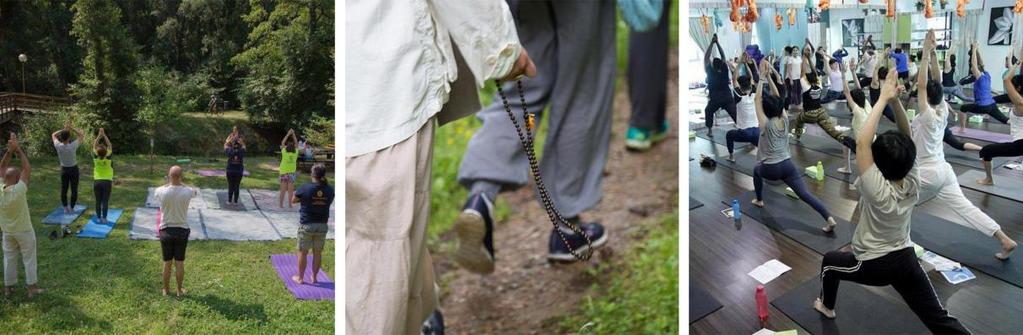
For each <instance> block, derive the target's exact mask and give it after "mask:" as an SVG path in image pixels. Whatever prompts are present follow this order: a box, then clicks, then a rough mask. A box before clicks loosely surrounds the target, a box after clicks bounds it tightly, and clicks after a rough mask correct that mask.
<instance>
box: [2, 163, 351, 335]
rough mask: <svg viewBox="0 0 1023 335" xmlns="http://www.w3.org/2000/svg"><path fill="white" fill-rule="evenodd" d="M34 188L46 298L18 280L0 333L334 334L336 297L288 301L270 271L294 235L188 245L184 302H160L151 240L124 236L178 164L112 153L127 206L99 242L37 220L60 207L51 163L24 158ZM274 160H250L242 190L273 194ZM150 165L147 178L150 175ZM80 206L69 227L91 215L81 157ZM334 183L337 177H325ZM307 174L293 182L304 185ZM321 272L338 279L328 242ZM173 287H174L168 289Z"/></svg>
mask: <svg viewBox="0 0 1023 335" xmlns="http://www.w3.org/2000/svg"><path fill="white" fill-rule="evenodd" d="M29 158H30V160H31V162H32V167H33V173H32V182H31V183H30V185H29V207H30V209H31V213H32V222H33V225H34V227H35V231H36V238H37V241H38V247H37V255H38V262H39V265H38V272H39V285H40V286H41V287H43V288H45V289H47V292H45V293H43V294H41V295H40V296H37V297H35V298H32V299H28V298H26V296H25V290H24V274H23V273H21V268H20V266H19V279H20V280H21V281H20V282H19V286H17V289H16V291H15V293H14V294H12V295H11V296H10V297H2V296H0V329H2V331H0V332H2V333H7V334H43V333H47V334H49V333H71V334H97V333H109V334H211V333H219V334H241V333H265V334H327V333H332V332H333V329H334V302H333V301H299V300H296V299H294V298H293V297H292V296H291V294H290V293H289V292H288V290H287V289H286V288H285V287H284V285H283V283H282V282H281V281H280V279H278V277H277V274H276V272H274V270H273V268H272V267H271V265H270V261H269V257H270V255H271V254H281V253H292V252H294V251H295V248H296V247H295V244H296V240H295V239H285V240H281V241H273V242H231V241H191V242H189V246H188V254H187V256H186V264H185V267H186V273H185V288H186V289H187V290H188V295H187V296H186V297H182V298H175V297H163V296H162V295H161V294H160V286H161V276H160V271H161V264H160V263H161V258H160V244H159V242H158V241H132V240H128V229H129V225H130V223H131V221H132V217H133V215H134V209H135V208H136V207H138V206H141V205H142V204H143V203H144V202H145V198H146V188H147V187H151V186H158V185H161V184H163V180H164V177H163V176H164V175H165V174H166V171H167V168H168V167H169V166H171V165H173V164H174V161H175V158H173V157H165V156H158V157H156V158H155V159H154V160H152V161H150V159H149V158H148V157H147V156H114V171H115V173H116V175H117V177H116V178H117V179H118V180H120V182H121V184H120V185H116V186H114V189H113V194H112V197H111V203H110V207H111V208H123V209H125V213H124V215H122V217H121V218H120V220H119V221H118V222H117V225H116V226H115V227H114V230H113V232H112V233H111V234H110V236H108V237H107V238H106V239H102V240H94V239H78V238H75V237H66V238H64V239H60V240H50V239H49V238H48V235H49V233H50V231H52V230H53V229H54V228H53V226H49V225H43V224H41V221H42V219H43V217H45V216H46V214H48V213H49V212H50V211H52V210H53V209H54V208H56V207H58V206H59V205H60V198H59V190H60V175H59V165H58V163H57V160H56V158H52V157H29ZM277 162H278V159H277V158H274V157H248V158H246V162H245V163H246V168H247V169H248V170H249V171H250V172H251V173H252V175H251V176H248V177H245V178H244V179H243V180H242V188H260V189H277V185H278V184H277V172H276V170H273V168H275V167H276V165H277ZM150 163H152V166H153V172H152V173H150V170H149V169H150ZM79 167H80V168H81V169H82V179H81V183H80V187H79V203H81V204H85V205H88V206H89V209H88V210H87V211H86V212H85V214H83V215H82V217H80V218H79V219H78V221H76V222H75V223H74V224H73V226H81V225H82V224H84V223H85V222H86V220H87V219H88V217H89V216H91V215H92V214H93V209H94V208H93V204H94V203H95V201H94V198H93V192H92V184H93V181H92V178H91V176H92V166H91V161H81V160H80V161H79ZM190 168H191V169H198V168H211V169H222V168H223V159H221V162H219V163H217V162H213V163H198V162H197V163H195V164H193V165H192V166H191V167H190ZM330 180H331V183H332V184H333V183H334V178H332V177H331V178H330ZM308 181H309V178H308V176H307V175H302V176H300V177H299V183H304V182H308ZM185 182H186V183H187V184H189V185H193V186H198V187H204V188H226V187H227V182H226V180H225V178H223V177H209V178H204V177H199V176H197V175H195V174H193V173H188V174H186V179H185ZM323 259H324V262H323V268H324V271H326V272H327V273H328V274H329V276H330V277H331V278H336V275H335V274H336V272H335V268H334V262H333V259H334V241H333V240H329V241H328V242H327V245H326V246H325V248H324V254H323ZM172 285H173V284H172Z"/></svg>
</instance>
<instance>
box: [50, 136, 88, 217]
mask: <svg viewBox="0 0 1023 335" xmlns="http://www.w3.org/2000/svg"><path fill="white" fill-rule="evenodd" d="M72 134H74V135H75V137H74V139H73V140H72V138H71V135H72ZM84 137H85V134H84V133H82V131H81V130H79V129H76V128H74V127H72V126H71V121H67V122H64V128H63V129H61V130H58V131H55V132H53V134H51V135H50V139H51V140H53V148H54V149H57V159H58V160H59V161H60V205H61V206H63V207H64V214H71V213H72V212H74V210H75V205H77V204H78V180H79V177H80V176H81V175H80V172H79V170H78V156H77V154H78V146H79V145H80V144H81V143H82V138H84ZM69 190H70V191H71V193H70V194H68V191H69ZM69 196H70V197H69ZM64 229H67V227H64Z"/></svg>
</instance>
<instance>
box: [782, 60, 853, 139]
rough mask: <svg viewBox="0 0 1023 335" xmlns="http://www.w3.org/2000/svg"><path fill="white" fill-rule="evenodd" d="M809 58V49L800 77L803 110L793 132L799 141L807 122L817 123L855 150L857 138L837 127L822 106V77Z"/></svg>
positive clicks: (830, 134)
mask: <svg viewBox="0 0 1023 335" xmlns="http://www.w3.org/2000/svg"><path fill="white" fill-rule="evenodd" d="M807 43H810V42H809V40H807ZM809 58H812V57H811V55H810V54H809V51H807V53H806V54H804V55H803V70H802V71H803V76H802V78H801V79H800V84H801V85H802V88H803V112H802V113H799V116H797V117H796V128H795V129H793V131H792V132H793V134H794V135H795V136H796V140H797V141H798V140H799V139H800V138H801V137H802V136H803V133H804V132H805V131H806V129H805V124H806V123H816V124H817V125H818V126H820V127H821V129H823V130H824V132H826V133H827V134H828V136H831V138H833V139H835V140H836V141H838V143H842V145H844V146H846V147H847V148H849V149H850V150H853V151H854V152H855V151H856V143H855V140H853V138H851V137H849V136H848V135H846V134H844V133H842V132H840V131H838V130H837V129H835V123H834V122H832V121H831V115H829V114H828V111H827V109H825V108H824V106H821V96H822V95H823V89H822V88H821V86H820V77H818V76H817V73H816V72H814V71H813V69H812V68H811V66H810V63H809V61H808V60H807V59H809ZM842 66H843V67H844V66H845V65H844V64H843V65H842ZM843 80H844V79H843Z"/></svg>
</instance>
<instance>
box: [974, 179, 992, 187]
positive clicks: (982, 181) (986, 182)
mask: <svg viewBox="0 0 1023 335" xmlns="http://www.w3.org/2000/svg"><path fill="white" fill-rule="evenodd" d="M977 184H981V185H994V184H995V181H994V180H991V179H989V178H984V179H977Z"/></svg>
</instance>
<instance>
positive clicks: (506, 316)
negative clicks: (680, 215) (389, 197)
mask: <svg viewBox="0 0 1023 335" xmlns="http://www.w3.org/2000/svg"><path fill="white" fill-rule="evenodd" d="M668 59H670V60H671V63H672V64H670V66H669V72H670V73H669V78H670V79H669V82H668V120H669V121H670V124H671V125H672V126H671V127H672V129H671V135H670V136H669V137H668V138H667V139H665V140H664V141H662V142H661V143H659V144H657V145H656V146H655V147H654V148H653V149H651V150H649V151H647V152H644V153H633V152H628V151H626V150H625V144H624V143H625V131H626V129H627V128H628V120H629V102H628V101H629V100H628V94H627V92H628V90H627V89H626V88H625V87H624V86H623V87H620V88H619V90H618V92H616V94H615V99H614V121H613V126H612V127H613V128H612V129H613V135H612V138H611V152H610V155H609V160H608V164H607V166H606V167H605V170H604V171H605V175H606V177H605V179H604V197H603V200H602V201H601V203H600V205H599V206H598V207H597V208H595V209H593V210H590V211H588V212H586V213H583V216H582V217H583V218H584V219H585V220H588V221H593V220H596V221H599V222H601V223H602V224H604V226H605V227H606V228H607V231H608V233H609V234H610V235H609V237H610V238H609V240H608V243H607V244H605V245H604V247H603V248H601V249H599V251H598V252H596V253H594V258H593V259H592V260H591V261H590V262H589V263H586V264H583V263H576V264H569V265H550V264H548V263H547V261H546V253H547V238H548V234H549V232H550V230H551V224H550V222H549V221H548V219H547V217H546V214H545V213H544V211H543V209H542V208H541V207H540V205H539V204H537V202H536V201H535V200H534V196H533V187H523V188H521V189H519V190H518V191H516V192H512V193H503V194H501V195H500V197H502V198H503V199H504V200H505V202H506V203H507V204H508V205H509V206H510V208H511V215H510V217H509V218H508V219H507V220H505V221H504V222H499V223H497V224H496V230H495V232H494V241H495V249H496V252H497V269H496V271H495V272H494V273H493V274H490V275H487V276H480V275H476V274H472V273H470V272H467V271H465V270H462V269H460V268H458V267H457V266H456V265H455V264H454V263H453V262H452V261H451V260H450V259H449V258H448V255H446V254H444V253H435V254H434V255H433V257H434V265H435V271H436V272H437V275H438V278H443V279H442V281H443V282H445V283H447V285H445V286H446V289H445V290H444V291H443V292H442V297H443V298H442V300H441V308H442V310H443V313H444V319H445V320H444V321H445V324H446V326H447V327H446V328H447V331H448V332H449V333H451V334H551V333H555V332H556V331H557V330H558V328H557V324H555V322H554V320H555V318H556V317H558V316H562V315H566V314H568V313H573V312H575V311H576V306H578V305H579V304H581V303H585V298H586V296H587V295H588V294H589V293H590V290H589V288H590V286H591V284H593V283H595V282H598V281H601V280H603V278H606V276H605V275H606V274H595V273H594V272H595V270H596V264H597V262H609V261H614V259H615V257H617V256H615V255H616V254H621V253H622V252H624V251H625V250H628V249H629V247H630V246H631V245H632V243H635V241H632V240H630V239H629V238H627V237H628V235H629V232H630V231H632V230H634V229H636V228H637V227H638V225H639V224H640V223H643V222H647V221H649V220H650V219H653V218H657V217H659V216H661V215H663V214H665V213H670V212H671V211H672V209H673V207H674V206H675V205H676V204H677V203H678V202H677V199H678V143H679V142H678V134H679V129H678V124H679V120H678V100H677V98H678V96H677V94H676V93H675V92H678V82H677V78H678V61H677V60H678V57H677V55H676V54H675V52H674V51H672V55H671V57H669V58H668ZM620 75H624V74H620ZM454 238H455V237H454V234H452V233H450V232H449V233H448V234H445V235H444V236H442V240H445V241H450V240H453V239H454Z"/></svg>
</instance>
